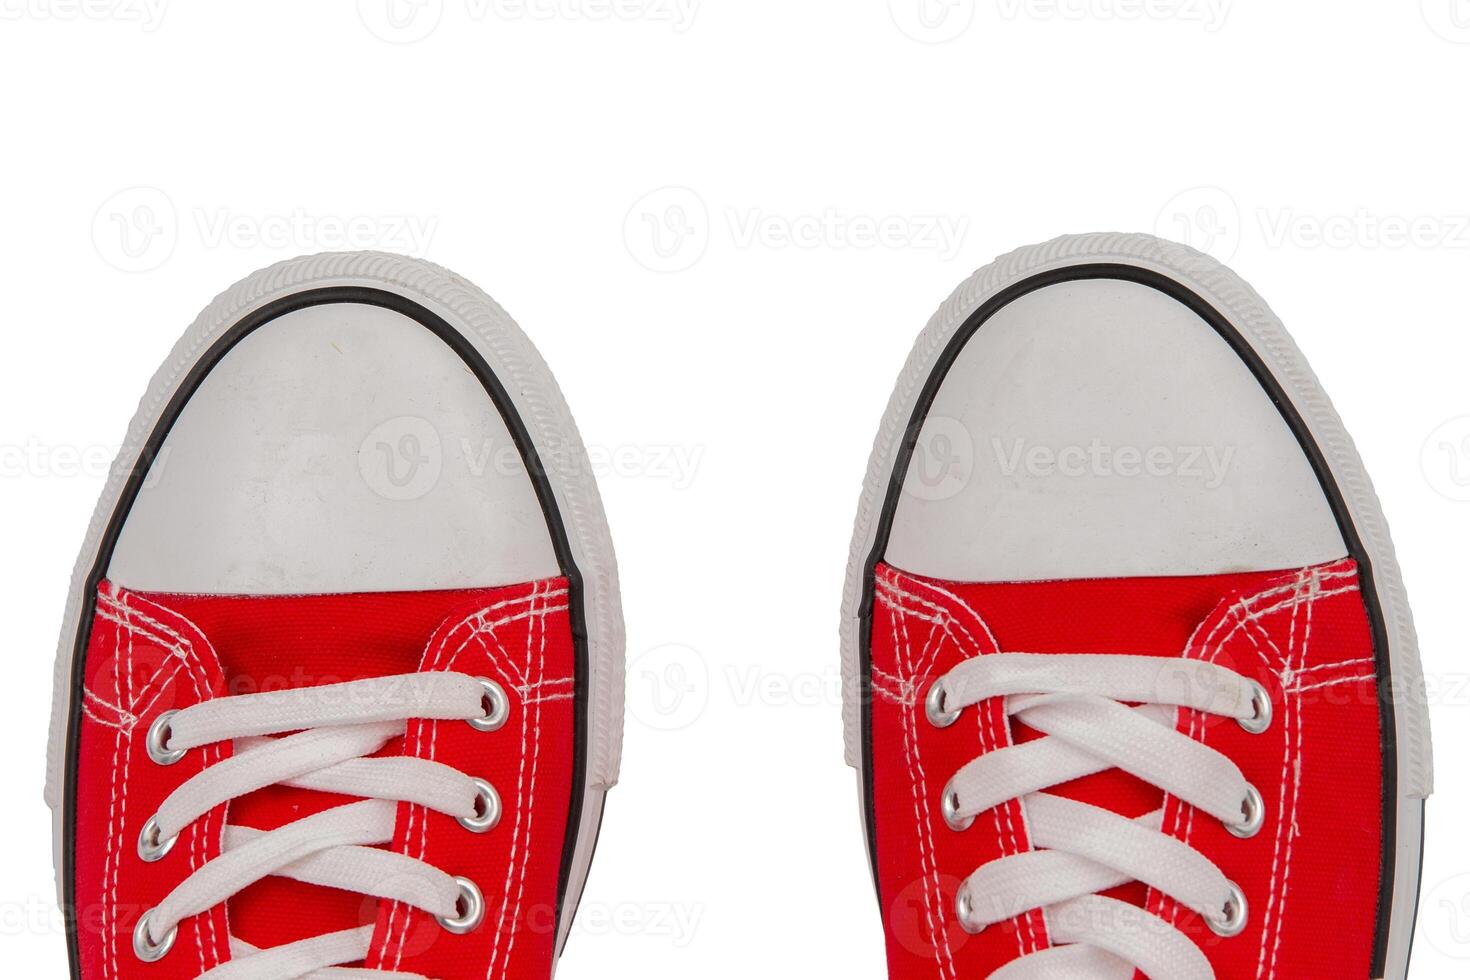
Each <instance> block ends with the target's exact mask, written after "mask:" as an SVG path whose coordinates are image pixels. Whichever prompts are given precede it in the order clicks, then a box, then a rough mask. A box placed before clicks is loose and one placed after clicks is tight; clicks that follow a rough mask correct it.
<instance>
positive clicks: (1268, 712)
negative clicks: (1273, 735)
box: [1236, 681, 1275, 735]
mask: <svg viewBox="0 0 1470 980" xmlns="http://www.w3.org/2000/svg"><path fill="white" fill-rule="evenodd" d="M1248 683H1249V684H1250V686H1251V707H1252V708H1254V709H1255V713H1254V714H1252V715H1251V716H1250V717H1249V718H1239V719H1236V720H1237V722H1238V723H1239V724H1240V727H1241V728H1244V729H1245V730H1246V731H1248V732H1250V733H1251V734H1252V735H1263V734H1265V732H1266V729H1268V728H1270V727H1271V716H1272V714H1273V713H1274V710H1275V709H1274V708H1273V707H1272V705H1271V692H1270V691H1268V690H1266V688H1265V685H1263V684H1259V683H1257V682H1256V681H1249V682H1248Z"/></svg>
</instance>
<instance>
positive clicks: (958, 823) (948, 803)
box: [939, 786, 975, 833]
mask: <svg viewBox="0 0 1470 980" xmlns="http://www.w3.org/2000/svg"><path fill="white" fill-rule="evenodd" d="M939 809H940V811H941V812H942V813H943V814H944V822H945V823H946V824H948V825H949V829H950V830H953V831H954V832H955V833H964V832H965V831H967V830H969V829H970V827H971V825H973V824H974V823H975V818H974V817H962V816H960V794H959V793H956V792H955V791H954V788H953V787H950V786H946V787H944V796H943V798H942V800H941V802H940V804H939Z"/></svg>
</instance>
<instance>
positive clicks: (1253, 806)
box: [1225, 786, 1266, 840]
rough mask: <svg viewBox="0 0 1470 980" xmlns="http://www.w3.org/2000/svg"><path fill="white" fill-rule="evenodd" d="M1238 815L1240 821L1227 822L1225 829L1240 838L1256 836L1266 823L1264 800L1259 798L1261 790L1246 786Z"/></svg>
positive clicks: (1247, 838)
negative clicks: (1243, 800)
mask: <svg viewBox="0 0 1470 980" xmlns="http://www.w3.org/2000/svg"><path fill="white" fill-rule="evenodd" d="M1240 815H1241V821H1240V823H1227V824H1226V825H1225V829H1226V830H1228V831H1230V832H1231V833H1232V834H1234V835H1235V836H1236V837H1239V838H1240V839H1241V840H1249V839H1250V838H1252V837H1254V836H1256V835H1257V834H1259V833H1260V832H1261V828H1262V827H1264V826H1265V825H1266V801H1265V800H1264V799H1262V798H1261V791H1260V790H1258V789H1256V788H1255V787H1254V786H1247V787H1246V791H1245V802H1244V803H1242V804H1241V805H1240Z"/></svg>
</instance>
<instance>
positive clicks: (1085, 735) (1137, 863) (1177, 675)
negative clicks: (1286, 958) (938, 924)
mask: <svg viewBox="0 0 1470 980" xmlns="http://www.w3.org/2000/svg"><path fill="white" fill-rule="evenodd" d="M992 698H1004V699H1005V711H1006V715H1007V717H1008V718H1011V719H1014V720H1015V721H1018V722H1021V723H1023V724H1025V725H1027V726H1028V727H1030V728H1032V729H1035V730H1036V731H1039V732H1041V733H1042V734H1043V736H1044V737H1042V738H1039V739H1036V740H1034V741H1030V742H1026V743H1024V744H1020V745H1012V746H1007V747H1005V748H1002V749H998V750H996V751H993V752H989V753H987V754H985V755H982V756H980V757H979V758H977V759H975V760H974V761H972V762H970V763H969V764H968V765H966V766H964V767H963V768H962V769H960V771H959V772H958V773H956V774H955V776H954V778H953V779H952V780H951V781H950V783H949V785H948V786H947V787H946V789H945V792H944V797H943V801H942V811H943V813H944V816H945V820H946V821H947V822H948V823H949V825H950V827H951V828H952V829H953V830H955V831H956V832H963V831H964V830H966V829H968V827H969V826H970V824H971V823H973V822H974V819H975V818H976V817H977V816H979V815H980V814H982V813H986V812H988V811H990V810H992V809H994V808H996V807H999V806H1002V805H1005V804H1008V803H1010V802H1012V801H1017V800H1019V801H1020V802H1021V803H1022V805H1023V807H1024V808H1025V812H1026V821H1027V827H1028V829H1029V831H1030V837H1031V845H1032V847H1033V848H1035V850H1032V851H1029V852H1024V853H1021V854H1016V855H1012V856H1010V857H1005V858H1001V859H999V860H996V861H991V862H989V863H988V864H986V865H984V866H983V867H981V868H980V869H979V870H977V871H976V872H975V873H974V874H972V875H971V876H970V877H969V878H968V879H966V881H965V882H964V884H963V885H962V886H961V888H960V891H959V895H958V898H957V900H956V913H957V915H958V917H959V919H960V922H961V924H962V925H963V926H964V927H965V929H966V930H967V931H969V932H972V933H979V932H982V931H984V930H985V929H987V928H989V927H990V926H993V925H996V924H998V923H1001V922H1006V921H1009V920H1011V919H1014V918H1016V917H1018V916H1021V915H1025V914H1028V913H1031V912H1034V911H1038V910H1039V911H1041V912H1043V913H1044V915H1045V916H1046V921H1047V926H1048V932H1049V935H1050V938H1051V941H1052V948H1050V949H1046V950H1042V951H1039V952H1034V953H1030V954H1027V955H1025V956H1022V957H1021V958H1019V959H1017V960H1015V961H1013V962H1011V963H1009V964H1007V965H1006V966H1004V967H1002V968H1001V969H999V970H997V971H995V972H994V973H992V974H991V976H990V978H989V980H1079V978H1088V980H1094V978H1096V980H1115V978H1121V980H1129V978H1131V977H1132V976H1133V975H1134V970H1135V969H1138V970H1142V971H1143V973H1144V974H1145V975H1146V976H1148V977H1150V978H1152V980H1214V977H1215V974H1214V970H1213V969H1212V968H1211V967H1210V964H1209V961H1208V960H1207V959H1206V958H1205V955H1204V954H1203V953H1202V952H1201V951H1200V948H1199V947H1198V946H1197V945H1196V944H1195V943H1194V942H1193V941H1191V940H1190V939H1189V937H1188V936H1186V935H1184V934H1183V933H1182V932H1180V931H1179V930H1178V929H1177V928H1175V927H1174V926H1172V925H1171V924H1169V923H1166V922H1163V921H1162V920H1160V919H1158V918H1157V917H1155V916H1153V915H1151V914H1149V913H1148V912H1146V911H1145V910H1143V909H1140V908H1138V907H1136V906H1133V905H1129V904H1126V903H1124V902H1119V901H1117V900H1114V899H1111V898H1106V897H1104V896H1103V895H1102V894H1101V893H1102V892H1105V891H1108V890H1110V889H1113V888H1117V887H1119V886H1122V885H1125V884H1128V883H1131V882H1142V883H1143V884H1145V885H1148V886H1149V887H1151V888H1153V889H1155V890H1156V891H1158V892H1159V893H1161V894H1162V895H1166V896H1168V897H1170V898H1172V899H1174V900H1175V901H1177V902H1178V903H1179V904H1180V905H1182V906H1183V907H1185V908H1188V909H1191V910H1193V911H1194V912H1196V913H1198V914H1199V915H1200V916H1201V917H1203V918H1204V920H1205V921H1206V922H1207V923H1208V924H1209V925H1210V927H1211V928H1212V929H1213V930H1214V931H1215V932H1216V933H1218V934H1219V935H1221V936H1225V937H1230V936H1234V935H1238V934H1239V933H1240V932H1241V931H1242V930H1243V929H1244V927H1245V923H1246V918H1247V914H1248V912H1247V908H1246V903H1245V897H1244V895H1242V894H1241V892H1240V889H1239V888H1238V887H1237V886H1236V885H1235V884H1233V883H1232V882H1231V881H1230V880H1229V879H1228V878H1226V877H1225V875H1224V874H1223V873H1222V872H1221V871H1220V869H1219V868H1217V867H1216V866H1215V865H1214V864H1213V863H1212V862H1211V861H1209V860H1208V859H1207V858H1205V856H1204V855H1202V854H1200V853H1199V852H1198V851H1196V850H1195V849H1194V848H1192V847H1190V846H1189V845H1188V844H1185V843H1183V842H1182V841H1179V840H1177V839H1176V838H1173V837H1170V836H1168V835H1166V834H1164V833H1162V831H1161V829H1160V828H1161V826H1162V822H1163V811H1162V810H1159V811H1155V812H1154V813H1150V814H1147V815H1146V816H1143V817H1140V818H1138V819H1137V820H1128V819H1126V818H1124V817H1122V816H1120V815H1118V814H1116V813H1113V812H1111V811H1109V810H1104V809H1101V808H1099V807H1095V806H1089V805H1087V804H1084V803H1078V802H1076V801H1073V800H1069V799H1064V798H1062V797H1059V796H1055V795H1051V794H1048V793H1046V792H1044V790H1046V789H1048V788H1050V787H1053V786H1059V785H1061V784H1063V783H1068V782H1071V781H1072V780H1075V779H1081V778H1083V777H1085V776H1090V775H1093V774H1096V773H1100V772H1105V771H1109V770H1113V769H1118V770H1122V771H1124V772H1127V773H1129V774H1131V775H1133V776H1135V777H1137V778H1138V779H1141V780H1143V781H1144V782H1147V783H1148V784H1149V785H1151V786H1154V787H1157V788H1159V789H1162V790H1163V791H1164V792H1165V793H1167V794H1169V795H1172V796H1173V797H1175V798H1176V799H1178V800H1180V801H1181V802H1183V803H1185V804H1187V805H1190V806H1193V807H1196V808H1197V809H1198V810H1199V811H1201V812H1202V813H1205V814H1208V815H1209V816H1211V817H1213V818H1215V819H1217V820H1219V821H1221V822H1222V823H1223V824H1225V825H1226V826H1227V827H1228V828H1229V829H1230V830H1231V832H1232V833H1234V834H1236V835H1237V836H1240V837H1250V836H1253V835H1254V834H1255V833H1258V832H1259V831H1260V829H1261V825H1262V822H1263V821H1264V804H1263V802H1262V800H1261V796H1260V794H1259V793H1258V792H1257V791H1256V790H1255V789H1254V787H1252V786H1251V785H1250V784H1249V783H1248V782H1247V781H1246V779H1245V777H1244V776H1243V775H1242V774H1241V771H1240V769H1239V768H1238V767H1237V766H1236V765H1235V764H1234V763H1233V762H1231V761H1230V760H1229V759H1228V758H1226V757H1225V756H1224V755H1222V754H1220V753H1219V752H1218V751H1216V750H1215V749H1213V748H1210V747H1209V746H1207V745H1204V744H1203V743H1201V742H1198V741H1196V740H1194V739H1192V738H1190V737H1188V736H1187V735H1184V734H1183V733H1181V732H1179V731H1177V730H1176V728H1175V717H1176V714H1177V711H1178V709H1181V708H1184V709H1193V710H1196V711H1201V712H1206V713H1208V714H1211V715H1217V716H1222V717H1225V718H1234V719H1236V720H1237V721H1238V722H1239V723H1240V724H1241V725H1242V727H1244V728H1246V730H1247V731H1251V732H1261V731H1264V730H1265V729H1266V727H1268V726H1269V725H1270V721H1271V702H1270V697H1269V695H1268V694H1267V693H1266V691H1265V689H1264V688H1263V687H1262V686H1261V685H1259V684H1257V683H1256V682H1254V681H1251V680H1248V679H1246V678H1244V677H1241V676H1240V675H1239V674H1236V673H1235V672H1234V671H1231V670H1227V669H1226V668H1224V667H1220V666H1218V665H1216V664H1211V663H1205V662H1202V661H1197V660H1181V659H1173V658H1158V657H1138V656H1123V655H1097V654H1080V653H1079V654H1027V653H1002V654H994V655H990V656H984V657H976V658H972V659H970V660H967V661H966V662H964V663H962V664H960V665H959V666H958V667H956V668H955V669H954V670H952V671H950V672H949V673H948V674H946V675H945V676H944V677H941V678H940V679H939V680H938V681H936V682H935V684H934V686H933V688H932V689H931V690H930V692H929V697H928V700H927V702H926V713H927V714H928V717H929V720H930V722H931V723H933V724H935V725H937V726H939V727H948V726H949V725H952V724H954V722H955V721H957V720H958V718H959V716H960V713H961V712H962V711H963V710H964V709H965V708H968V707H971V706H973V705H978V704H981V703H983V702H985V701H987V700H989V699H992ZM1129 704H1137V705H1140V707H1136V708H1133V707H1128V705H1129Z"/></svg>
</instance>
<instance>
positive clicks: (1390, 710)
mask: <svg viewBox="0 0 1470 980" xmlns="http://www.w3.org/2000/svg"><path fill="white" fill-rule="evenodd" d="M1096 279H1116V280H1121V281H1123V282H1131V283H1137V284H1138V285H1141V286H1147V287H1149V288H1151V289H1156V290H1158V291H1159V292H1161V293H1163V294H1164V295H1166V296H1168V297H1170V298H1171V299H1174V300H1176V301H1177V302H1179V303H1182V304H1183V305H1184V306H1186V307H1188V308H1189V309H1190V310H1191V311H1192V312H1194V313H1195V314H1196V315H1197V316H1199V317H1200V319H1202V320H1204V321H1205V322H1206V323H1208V324H1209V325H1210V327H1212V328H1213V329H1214V330H1215V332H1216V333H1217V334H1219V335H1220V337H1221V338H1222V339H1223V340H1225V342H1226V343H1228V344H1229V345H1230V346H1231V348H1232V349H1233V350H1234V351H1235V353H1236V355H1237V356H1239V357H1240V359H1241V360H1242V361H1243V362H1245V364H1246V366H1247V367H1248V368H1250V371H1251V374H1252V375H1254V376H1255V379H1256V381H1257V383H1259V384H1260V386H1261V388H1262V389H1263V390H1264V391H1265V392H1266V395H1267V396H1268V397H1269V398H1270V399H1271V401H1272V403H1273V404H1274V405H1275V406H1276V409H1277V411H1278V412H1280V413H1281V417H1282V419H1283V420H1284V421H1285V422H1286V424H1287V425H1288V426H1289V427H1290V428H1291V432H1292V434H1293V435H1294V436H1295V437H1296V439H1297V442H1298V443H1299V444H1300V445H1301V447H1302V451H1303V452H1304V453H1305V454H1306V455H1307V458H1308V459H1309V460H1310V461H1311V464H1312V469H1313V471H1314V472H1315V473H1316V475H1317V481H1318V482H1319V483H1320V484H1321V486H1322V492H1323V493H1324V494H1325V495H1326V497H1327V500H1328V502H1329V503H1330V504H1331V506H1332V512H1333V515H1334V516H1335V517H1336V519H1337V524H1338V527H1339V528H1340V529H1341V531H1342V537H1343V541H1344V542H1345V543H1346V545H1347V548H1348V553H1349V555H1350V556H1351V557H1352V559H1353V560H1354V561H1355V562H1357V564H1358V575H1359V579H1360V581H1361V583H1362V591H1363V595H1364V600H1365V601H1364V605H1365V606H1366V607H1367V610H1368V619H1369V622H1370V624H1371V625H1372V629H1373V645H1374V652H1375V656H1376V658H1377V670H1378V681H1379V716H1380V724H1381V727H1382V734H1383V855H1382V858H1381V872H1380V880H1379V894H1378V911H1377V935H1376V939H1375V940H1374V955H1373V972H1372V973H1371V974H1370V976H1373V977H1381V976H1383V973H1384V966H1385V963H1386V961H1387V959H1388V939H1389V931H1390V930H1389V925H1390V918H1391V916H1392V914H1393V886H1394V872H1395V870H1396V869H1395V859H1396V854H1397V852H1396V850H1395V845H1396V837H1397V819H1398V779H1399V777H1398V747H1397V743H1398V729H1397V728H1396V727H1395V725H1394V695H1393V670H1392V666H1391V664H1392V662H1391V653H1390V650H1389V641H1388V629H1387V626H1386V624H1385V622H1384V618H1383V610H1382V608H1381V605H1380V602H1379V598H1378V591H1377V587H1376V585H1375V580H1374V572H1373V565H1372V562H1371V561H1370V560H1369V556H1368V551H1367V548H1366V547H1365V546H1364V545H1363V540H1362V536H1361V535H1360V534H1359V533H1358V530H1357V528H1356V527H1355V526H1354V525H1353V522H1352V516H1351V514H1350V512H1349V510H1348V507H1347V503H1346V501H1345V500H1344V498H1343V495H1342V491H1341V489H1340V488H1339V487H1338V485H1337V479H1336V477H1335V476H1334V475H1333V473H1332V468H1331V466H1330V465H1329V464H1328V462H1327V458H1326V456H1325V455H1324V454H1323V452H1322V449H1321V447H1320V446H1318V445H1317V443H1316V440H1314V439H1313V438H1312V435H1311V431H1310V430H1309V429H1308V427H1307V424H1306V422H1305V420H1303V418H1302V417H1301V414H1300V413H1299V412H1298V411H1297V409H1296V406H1295V405H1293V404H1292V403H1291V400H1290V399H1289V398H1288V397H1287V395H1286V391H1285V389H1283V388H1282V386H1281V383H1280V382H1279V381H1277V380H1276V378H1275V376H1274V375H1272V374H1271V372H1270V370H1269V369H1268V368H1267V367H1266V364H1265V362H1264V361H1263V360H1262V359H1261V357H1260V355H1259V354H1257V353H1256V351H1255V350H1254V349H1253V348H1252V347H1251V346H1250V344H1248V343H1247V342H1246V340H1245V338H1244V337H1242V336H1241V335H1240V332H1239V331H1238V330H1236V329H1235V327H1234V326H1233V325H1232V324H1231V323H1230V321H1229V320H1228V319H1226V318H1225V316H1224V315H1223V314H1221V313H1220V311H1218V310H1216V309H1215V308H1214V307H1213V306H1211V305H1210V304H1209V303H1208V302H1206V301H1205V300H1204V299H1203V298H1202V297H1201V296H1199V295H1198V294H1197V293H1195V292H1194V291H1193V290H1190V289H1189V288H1188V287H1186V286H1184V285H1183V284H1181V283H1179V282H1178V281H1176V280H1174V279H1171V278H1170V277H1168V276H1166V275H1162V274H1160V273H1157V272H1154V271H1152V270H1149V269H1143V268H1139V267H1137V266H1132V265H1126V264H1121V263H1119V264H1113V263H1094V264H1090V265H1075V266H1069V267H1067V268H1065V269H1057V270H1054V271H1051V272H1044V273H1041V274H1039V275H1036V276H1032V277H1031V278H1029V279H1024V280H1022V281H1021V282H1018V283H1016V284H1014V285H1012V286H1010V287H1008V288H1006V289H1004V290H1002V291H1000V292H999V293H997V294H996V295H994V296H992V297H991V298H990V299H988V300H986V301H985V302H984V303H983V304H981V305H980V307H979V308H978V309H976V310H975V312H974V313H972V314H971V315H970V317H969V319H967V320H966V321H965V322H964V324H963V325H962V326H961V327H960V329H959V330H958V331H956V332H955V335H954V336H953V337H952V338H950V342H949V345H948V346H947V347H946V348H945V349H944V352H943V353H942V354H941V355H940V357H939V360H938V362H937V363H936V364H935V366H934V370H933V372H932V373H931V374H930V375H929V377H928V378H927V379H925V382H924V387H923V389H922V390H921V391H920V393H919V398H918V401H917V402H916V403H915V405H914V412H913V415H912V416H911V417H910V419H909V423H908V427H907V428H906V429H905V430H904V435H903V442H902V443H901V444H900V446H899V449H898V455H897V457H896V459H895V460H894V467H893V472H892V473H890V474H889V481H888V491H887V495H886V496H885V497H884V500H883V509H882V511H881V512H880V515H879V519H878V527H877V531H876V533H875V535H874V538H873V549H872V551H871V552H869V554H868V558H867V564H866V566H865V567H864V569H863V599H862V605H861V606H860V607H859V611H858V616H859V633H858V651H859V658H860V670H859V696H860V698H861V707H862V712H861V715H862V730H861V741H862V753H863V758H862V784H863V810H864V818H865V820H866V821H867V831H868V852H869V853H868V860H869V861H870V862H871V866H872V871H873V877H874V880H875V881H876V880H877V875H878V843H877V841H878V835H877V815H876V813H875V812H874V808H873V758H872V753H871V751H870V748H869V747H870V746H871V744H872V737H873V712H872V709H873V696H872V678H871V669H872V651H871V643H872V612H873V588H874V571H875V569H876V568H877V566H878V564H879V563H880V562H881V561H882V560H883V556H884V554H885V553H886V552H887V551H888V540H889V537H890V535H891V534H892V532H893V518H894V514H895V513H897V511H898V503H899V498H900V495H901V494H902V491H903V483H904V475H905V474H907V473H908V469H909V462H910V460H911V459H912V457H913V453H914V445H915V443H916V442H917V441H918V437H919V433H920V430H921V429H922V428H923V424H924V420H925V419H926V418H927V417H928V415H929V410H930V408H931V407H932V406H933V404H934V399H935V397H936V396H937V395H938V393H939V388H940V386H941V385H942V384H943V383H944V379H945V377H946V376H947V375H948V374H949V371H950V369H951V368H952V367H953V366H954V363H955V360H956V359H957V358H958V357H959V355H960V352H961V351H962V350H964V347H965V345H966V344H967V343H969V341H970V339H971V338H972V337H973V336H974V335H975V333H976V332H977V331H978V330H979V329H980V328H981V327H983V326H984V325H985V323H986V322H987V321H989V320H990V318H991V317H993V316H995V314H996V313H998V312H999V311H1000V310H1002V309H1004V308H1005V307H1006V306H1009V305H1010V304H1011V303H1014V302H1015V301H1016V300H1018V299H1020V298H1021V297H1023V296H1026V295H1027V294H1029V293H1033V292H1035V291H1037V290H1039V289H1045V288H1046V287H1048V286H1055V285H1060V284H1062V283H1068V282H1079V281H1082V280H1096Z"/></svg>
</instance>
